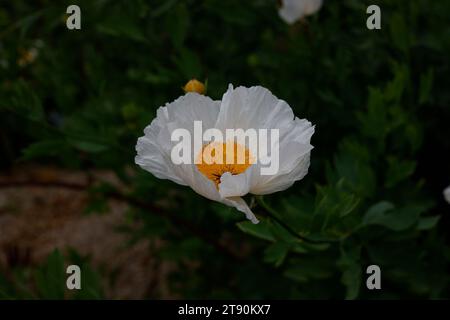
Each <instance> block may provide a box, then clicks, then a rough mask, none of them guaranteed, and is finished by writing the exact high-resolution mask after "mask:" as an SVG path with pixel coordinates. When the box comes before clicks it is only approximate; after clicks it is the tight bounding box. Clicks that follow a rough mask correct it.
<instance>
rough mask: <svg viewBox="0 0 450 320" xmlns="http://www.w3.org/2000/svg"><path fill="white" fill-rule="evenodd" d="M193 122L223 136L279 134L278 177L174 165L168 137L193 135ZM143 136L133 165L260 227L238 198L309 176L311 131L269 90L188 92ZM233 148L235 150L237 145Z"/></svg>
mask: <svg viewBox="0 0 450 320" xmlns="http://www.w3.org/2000/svg"><path fill="white" fill-rule="evenodd" d="M194 121H202V125H203V128H204V130H206V129H209V128H216V129H218V130H220V131H221V132H225V129H239V128H240V129H243V130H247V129H250V128H253V129H255V130H258V129H279V140H278V141H279V144H278V145H277V147H278V150H279V162H278V163H279V170H278V172H277V173H276V174H273V175H262V174H261V166H262V165H261V163H259V162H258V161H257V162H255V163H252V164H250V163H247V162H246V164H232V165H230V164H215V163H213V164H206V163H202V164H178V165H176V164H174V163H173V161H172V160H171V150H172V148H173V147H174V146H175V145H176V142H173V141H171V134H172V132H173V130H175V129H178V128H184V129H187V130H188V131H189V132H190V133H193V132H194ZM144 133H145V135H144V136H143V137H140V138H139V139H138V141H137V145H136V151H137V156H136V159H135V161H136V164H138V165H139V166H141V167H142V168H143V169H145V170H147V171H149V172H151V173H152V174H153V175H154V176H156V177H157V178H160V179H169V180H172V181H173V182H176V183H178V184H181V185H187V186H190V187H191V188H192V189H193V190H194V191H196V192H197V193H199V194H201V195H202V196H204V197H206V198H208V199H211V200H214V201H218V202H221V203H224V204H226V205H229V206H232V207H235V208H236V209H237V210H239V211H241V212H243V213H245V215H246V217H247V218H248V219H249V220H251V221H252V222H253V223H258V219H257V218H256V217H255V215H254V214H253V212H252V211H251V210H250V208H249V207H248V205H247V204H246V202H245V201H244V200H243V199H242V197H243V196H244V195H246V194H248V193H250V194H255V195H264V194H269V193H273V192H277V191H282V190H285V189H287V188H289V187H290V186H291V185H292V184H293V183H294V182H295V181H297V180H300V179H302V178H303V177H304V176H305V175H306V174H307V172H308V167H309V158H310V152H311V149H312V148H313V147H312V146H311V144H310V139H311V136H312V135H313V133H314V127H313V126H311V123H310V122H309V121H308V120H306V119H299V118H297V117H295V116H294V113H293V111H292V109H291V108H290V107H289V105H288V104H287V103H286V102H285V101H283V100H279V99H278V98H277V97H275V96H274V95H273V94H272V93H271V92H270V91H269V90H267V89H265V88H263V87H259V86H257V87H251V88H245V87H238V88H236V89H234V88H233V86H232V85H230V86H229V89H228V91H227V92H226V93H225V94H224V96H223V98H222V101H213V100H211V99H210V98H209V97H206V96H203V95H200V94H197V93H194V92H189V93H187V94H185V95H184V96H181V97H180V98H178V99H177V100H175V101H174V102H172V103H168V104H166V105H165V106H164V107H160V108H159V109H158V110H157V116H156V118H155V119H154V120H153V121H152V123H151V124H150V125H149V126H147V127H146V128H145V130H144ZM228 143H229V142H226V143H225V144H224V145H226V144H228ZM233 145H234V147H235V148H236V144H234V143H233ZM237 147H238V148H239V147H240V146H239V145H238V146H237ZM246 147H247V146H246ZM246 147H245V148H244V149H245V156H246V160H248V158H250V157H253V156H254V155H253V154H252V155H250V151H249V150H248V149H247V148H246ZM204 148H205V147H204V146H203V149H204ZM203 149H202V150H203ZM193 156H194V157H195V156H196V155H193Z"/></svg>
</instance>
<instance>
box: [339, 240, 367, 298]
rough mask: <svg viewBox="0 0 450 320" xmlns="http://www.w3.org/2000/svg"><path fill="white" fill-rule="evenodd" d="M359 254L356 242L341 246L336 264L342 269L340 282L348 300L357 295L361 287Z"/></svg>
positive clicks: (359, 249)
mask: <svg viewBox="0 0 450 320" xmlns="http://www.w3.org/2000/svg"><path fill="white" fill-rule="evenodd" d="M360 255H361V247H360V246H358V245H356V244H352V245H351V246H347V247H344V246H341V256H340V258H339V260H338V266H339V268H340V269H341V271H342V277H341V282H342V283H343V284H344V285H345V287H346V295H345V298H346V299H349V300H353V299H356V298H357V297H358V294H359V289H360V287H361V278H362V268H361V261H360Z"/></svg>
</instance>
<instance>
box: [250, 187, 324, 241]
mask: <svg viewBox="0 0 450 320" xmlns="http://www.w3.org/2000/svg"><path fill="white" fill-rule="evenodd" d="M255 198H256V202H257V203H258V204H259V205H260V206H261V207H262V208H264V209H265V211H266V213H267V215H268V216H269V218H271V219H272V220H274V221H275V222H276V223H278V224H279V225H281V226H282V227H283V228H284V229H286V230H287V231H288V232H289V233H290V234H291V235H293V236H294V237H295V238H297V239H299V240H300V241H303V242H307V243H312V244H318V243H328V242H327V241H316V240H311V239H308V238H306V237H304V236H302V235H300V234H299V233H298V232H297V231H295V230H294V229H292V228H291V227H290V226H289V225H288V224H287V223H285V222H284V221H283V220H281V219H280V218H278V213H277V212H276V211H275V210H274V209H273V208H272V207H271V206H269V205H268V204H267V203H266V202H265V201H264V198H263V196H255Z"/></svg>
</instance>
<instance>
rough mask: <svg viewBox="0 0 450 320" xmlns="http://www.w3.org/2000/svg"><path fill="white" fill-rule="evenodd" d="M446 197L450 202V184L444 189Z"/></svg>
mask: <svg viewBox="0 0 450 320" xmlns="http://www.w3.org/2000/svg"><path fill="white" fill-rule="evenodd" d="M444 198H445V200H446V201H447V202H448V203H450V186H448V187H447V188H446V189H445V190H444Z"/></svg>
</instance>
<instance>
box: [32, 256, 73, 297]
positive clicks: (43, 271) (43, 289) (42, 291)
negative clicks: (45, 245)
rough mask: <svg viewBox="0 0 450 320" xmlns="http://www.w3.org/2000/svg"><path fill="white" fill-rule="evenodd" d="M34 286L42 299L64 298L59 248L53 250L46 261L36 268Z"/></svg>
mask: <svg viewBox="0 0 450 320" xmlns="http://www.w3.org/2000/svg"><path fill="white" fill-rule="evenodd" d="M35 279H36V286H37V291H38V293H39V296H40V297H41V298H43V299H64V291H65V288H66V277H65V269H64V260H63V256H62V255H61V253H60V252H59V250H54V251H53V252H52V253H51V254H50V255H49V256H48V258H47V261H46V263H45V264H44V265H43V266H42V267H40V268H39V269H38V270H36V273H35Z"/></svg>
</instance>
